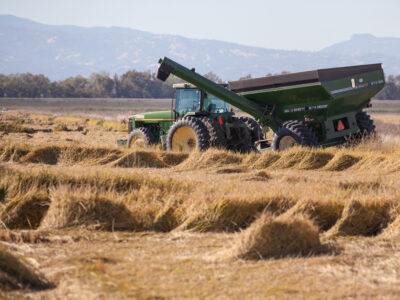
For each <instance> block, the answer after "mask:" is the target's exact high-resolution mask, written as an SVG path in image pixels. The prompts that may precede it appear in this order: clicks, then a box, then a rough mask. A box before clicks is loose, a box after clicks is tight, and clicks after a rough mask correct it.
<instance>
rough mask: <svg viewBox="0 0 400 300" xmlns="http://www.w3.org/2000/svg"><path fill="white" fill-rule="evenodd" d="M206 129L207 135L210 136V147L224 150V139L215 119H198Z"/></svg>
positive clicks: (223, 134) (204, 117)
mask: <svg viewBox="0 0 400 300" xmlns="http://www.w3.org/2000/svg"><path fill="white" fill-rule="evenodd" d="M199 119H200V120H201V121H202V122H203V123H204V125H205V126H206V127H207V130H208V134H209V135H210V147H214V148H220V149H225V148H226V137H225V133H224V132H223V131H222V128H221V126H220V125H219V124H218V122H217V121H216V120H215V119H212V118H209V117H206V116H203V117H200V118H199Z"/></svg>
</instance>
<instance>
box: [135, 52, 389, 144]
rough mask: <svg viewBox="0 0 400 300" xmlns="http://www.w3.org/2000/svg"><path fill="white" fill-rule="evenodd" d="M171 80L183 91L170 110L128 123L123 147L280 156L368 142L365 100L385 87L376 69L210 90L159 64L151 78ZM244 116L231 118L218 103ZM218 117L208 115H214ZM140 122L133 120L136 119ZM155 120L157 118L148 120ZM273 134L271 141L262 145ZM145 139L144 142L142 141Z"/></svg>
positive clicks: (197, 78)
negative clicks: (265, 151) (298, 149)
mask: <svg viewBox="0 0 400 300" xmlns="http://www.w3.org/2000/svg"><path fill="white" fill-rule="evenodd" d="M170 74H174V75H175V76H177V77H179V78H181V79H183V80H185V81H186V82H188V83H189V84H186V85H185V84H182V85H180V86H177V96H176V101H175V106H174V107H172V108H171V111H168V112H156V113H147V114H142V115H136V116H132V117H130V120H129V122H130V123H129V124H130V132H131V133H130V136H129V139H128V146H133V145H134V144H135V143H136V142H138V143H139V144H140V143H142V144H144V145H145V146H149V145H150V144H152V143H155V142H158V141H161V142H163V143H164V144H165V145H166V147H167V148H168V149H169V150H185V151H186V150H189V151H190V150H193V149H199V150H204V149H207V148H208V147H222V148H228V149H232V150H239V151H249V150H251V149H254V148H255V146H257V147H258V148H259V149H262V148H269V147H271V148H272V149H273V150H283V149H286V148H289V147H292V146H294V145H303V146H312V147H317V146H323V147H327V146H334V145H339V144H341V143H343V142H345V141H346V140H347V139H348V138H349V137H353V138H354V139H355V140H357V139H359V138H361V137H363V136H367V135H371V134H373V133H374V132H375V126H374V124H373V121H372V120H371V118H370V116H369V115H368V114H367V113H365V112H364V111H363V109H364V108H367V107H369V106H370V101H371V97H373V96H374V95H375V94H376V93H378V92H379V91H380V90H381V89H382V88H383V86H384V84H385V81H384V74H383V70H382V66H381V64H370V65H361V66H351V67H342V68H331V69H320V70H314V71H307V72H300V73H290V74H284V75H278V76H267V77H261V78H254V79H246V80H239V81H232V82H229V85H220V84H216V83H214V82H212V81H210V80H208V79H207V78H205V77H203V76H201V75H199V74H197V73H196V72H195V71H194V69H192V70H189V69H187V68H186V67H184V66H182V65H180V64H178V63H176V62H174V61H173V60H171V59H169V58H167V57H164V58H163V59H160V61H159V67H158V70H157V78H158V79H160V80H163V81H165V80H166V79H167V78H168V76H169V75H170ZM188 91H191V92H195V91H197V93H198V95H199V96H198V97H197V98H196V97H195V100H193V101H192V100H190V99H189V100H185V101H187V102H190V101H192V102H193V103H195V104H196V105H193V106H192V107H191V106H190V105H189V107H188V109H187V110H184V111H182V110H180V105H181V103H183V102H184V101H183V100H182V99H183V98H182V97H181V95H182V94H185V93H186V92H188ZM224 102H226V103H229V104H230V105H232V106H234V107H237V108H239V109H240V110H242V111H244V112H246V113H248V114H249V115H251V116H252V117H253V118H254V119H255V120H256V121H255V120H254V119H252V118H248V117H242V118H236V117H234V116H233V113H232V112H231V111H228V110H227V107H225V106H223V105H222V104H221V103H224ZM217 106H218V107H220V109H219V110H218V109H215V108H216V107H217ZM138 116H139V117H138ZM152 116H156V117H152ZM269 129H272V130H273V132H274V136H273V139H272V140H271V141H270V140H264V139H263V137H264V136H265V135H264V133H265V132H266V131H268V130H269ZM145 131H147V132H148V133H151V139H148V138H147V137H146V136H145V134H141V133H143V132H145Z"/></svg>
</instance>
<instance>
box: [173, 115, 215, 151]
mask: <svg viewBox="0 0 400 300" xmlns="http://www.w3.org/2000/svg"><path fill="white" fill-rule="evenodd" d="M209 146H210V135H209V134H208V130H207V127H206V125H204V123H203V122H202V121H201V120H200V119H198V118H195V117H185V118H183V119H180V120H179V121H177V122H175V123H174V124H173V125H172V126H171V128H170V129H169V131H168V135H167V149H168V150H170V151H183V152H190V151H194V150H200V151H204V150H207V149H208V147H209Z"/></svg>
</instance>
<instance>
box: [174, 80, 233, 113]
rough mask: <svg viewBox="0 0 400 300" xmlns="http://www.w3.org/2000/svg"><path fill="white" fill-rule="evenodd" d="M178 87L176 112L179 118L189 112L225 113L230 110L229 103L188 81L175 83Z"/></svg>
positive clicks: (175, 86) (176, 87)
mask: <svg viewBox="0 0 400 300" xmlns="http://www.w3.org/2000/svg"><path fill="white" fill-rule="evenodd" d="M173 87H174V88H175V89H176V100H175V112H176V116H177V118H182V117H184V116H185V115H186V114H188V113H196V112H202V113H205V114H223V113H226V112H228V104H227V103H226V102H225V101H223V100H221V99H219V98H218V97H216V96H214V95H211V94H209V93H206V92H204V91H202V90H201V89H199V88H197V87H196V86H194V85H192V84H188V83H179V84H174V85H173Z"/></svg>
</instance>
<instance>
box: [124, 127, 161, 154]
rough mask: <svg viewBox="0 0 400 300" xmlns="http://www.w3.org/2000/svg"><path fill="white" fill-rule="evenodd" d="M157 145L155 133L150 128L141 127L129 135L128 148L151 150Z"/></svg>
mask: <svg viewBox="0 0 400 300" xmlns="http://www.w3.org/2000/svg"><path fill="white" fill-rule="evenodd" d="M154 143H155V140H154V136H153V133H152V132H151V130H150V128H146V127H140V128H137V129H135V130H132V132H131V133H130V134H129V138H128V148H132V149H141V148H149V147H150V146H151V145H152V144H154Z"/></svg>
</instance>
